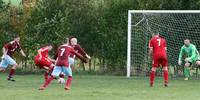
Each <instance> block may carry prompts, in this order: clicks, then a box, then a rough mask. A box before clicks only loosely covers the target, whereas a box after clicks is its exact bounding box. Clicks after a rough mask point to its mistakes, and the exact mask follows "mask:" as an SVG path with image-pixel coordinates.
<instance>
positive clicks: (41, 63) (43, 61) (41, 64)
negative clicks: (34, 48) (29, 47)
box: [34, 57, 53, 68]
mask: <svg viewBox="0 0 200 100" xmlns="http://www.w3.org/2000/svg"><path fill="white" fill-rule="evenodd" d="M34 62H35V64H36V65H37V66H39V67H40V68H44V67H50V66H51V65H52V64H53V63H52V62H51V61H50V60H48V59H47V58H44V57H42V59H41V60H39V58H38V57H36V58H35V59H34Z"/></svg>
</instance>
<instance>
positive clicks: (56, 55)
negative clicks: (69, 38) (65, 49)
mask: <svg viewBox="0 0 200 100" xmlns="http://www.w3.org/2000/svg"><path fill="white" fill-rule="evenodd" d="M59 49H60V47H59V48H58V49H57V51H56V54H55V55H54V59H57V57H58V52H59Z"/></svg>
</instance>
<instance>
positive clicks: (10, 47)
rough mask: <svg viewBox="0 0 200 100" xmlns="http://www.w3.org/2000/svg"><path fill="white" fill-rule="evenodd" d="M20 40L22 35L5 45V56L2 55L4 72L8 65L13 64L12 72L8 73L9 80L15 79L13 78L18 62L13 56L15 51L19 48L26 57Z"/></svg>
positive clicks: (1, 66)
mask: <svg viewBox="0 0 200 100" xmlns="http://www.w3.org/2000/svg"><path fill="white" fill-rule="evenodd" d="M19 41H20V37H16V38H14V40H13V41H11V42H9V43H6V44H5V45H4V46H3V56H2V61H1V63H0V71H2V72H4V71H5V70H6V68H7V67H8V65H12V68H11V69H10V73H9V75H8V78H7V79H8V80H9V81H15V80H14V79H13V75H14V73H15V70H16V68H17V63H16V62H15V60H14V59H13V58H12V55H13V53H14V52H15V51H16V50H19V51H20V53H21V54H22V55H23V56H24V57H26V55H25V53H24V51H23V50H22V49H21V47H20V44H19Z"/></svg>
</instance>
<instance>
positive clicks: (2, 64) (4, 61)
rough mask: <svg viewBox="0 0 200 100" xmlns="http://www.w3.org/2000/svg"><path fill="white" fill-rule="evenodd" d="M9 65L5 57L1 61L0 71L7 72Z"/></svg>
mask: <svg viewBox="0 0 200 100" xmlns="http://www.w3.org/2000/svg"><path fill="white" fill-rule="evenodd" d="M7 67H8V63H7V61H6V59H5V58H4V59H2V60H1V63H0V71H1V72H5V70H6V68H7Z"/></svg>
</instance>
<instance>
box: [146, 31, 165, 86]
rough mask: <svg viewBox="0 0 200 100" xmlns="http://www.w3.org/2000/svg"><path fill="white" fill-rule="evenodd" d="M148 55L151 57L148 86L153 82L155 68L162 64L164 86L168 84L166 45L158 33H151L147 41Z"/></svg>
mask: <svg viewBox="0 0 200 100" xmlns="http://www.w3.org/2000/svg"><path fill="white" fill-rule="evenodd" d="M149 49H150V51H149V53H150V54H149V55H150V56H152V57H153V63H152V69H151V73H150V86H151V87H152V86H153V84H154V79H155V73H156V68H158V67H160V66H162V68H163V74H164V75H163V77H164V86H165V87H167V86H168V60H167V45H166V40H165V39H164V38H161V37H160V36H159V35H158V34H157V35H156V34H153V35H152V38H151V40H150V41H149Z"/></svg>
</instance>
